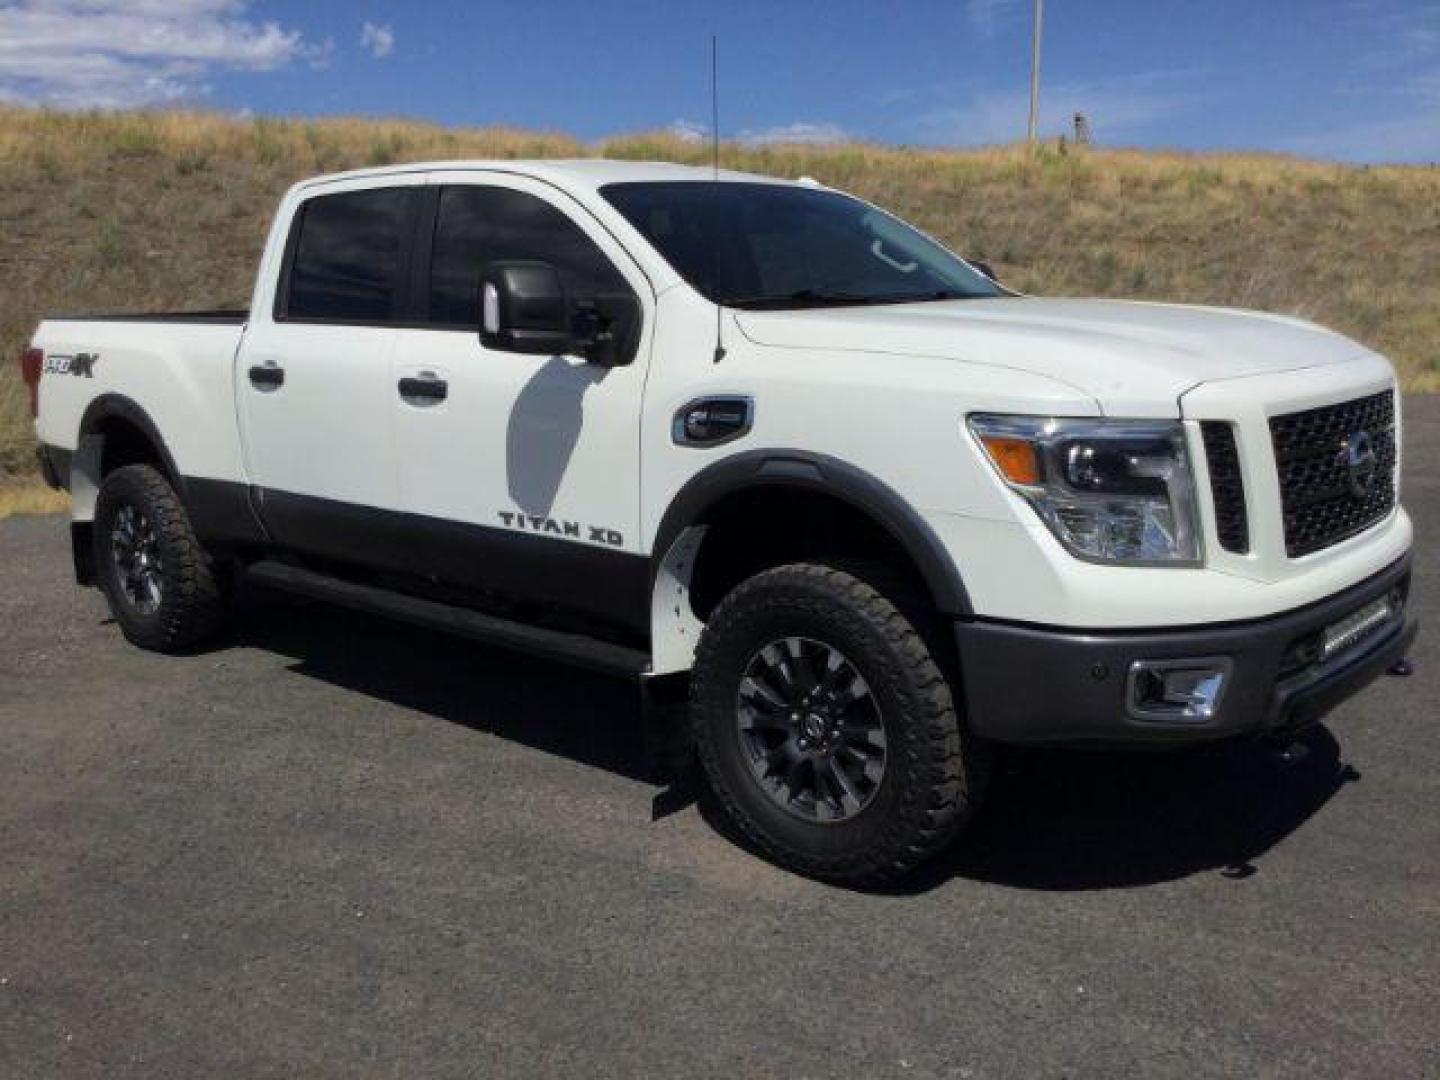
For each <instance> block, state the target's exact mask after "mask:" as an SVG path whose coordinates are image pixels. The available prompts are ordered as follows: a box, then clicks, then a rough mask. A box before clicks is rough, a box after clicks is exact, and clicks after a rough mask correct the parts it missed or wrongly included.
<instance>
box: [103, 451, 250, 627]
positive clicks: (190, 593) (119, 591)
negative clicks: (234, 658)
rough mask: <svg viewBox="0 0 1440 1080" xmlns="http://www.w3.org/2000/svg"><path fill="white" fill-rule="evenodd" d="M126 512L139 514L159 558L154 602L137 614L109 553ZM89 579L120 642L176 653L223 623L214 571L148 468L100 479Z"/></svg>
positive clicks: (170, 492) (161, 480)
mask: <svg viewBox="0 0 1440 1080" xmlns="http://www.w3.org/2000/svg"><path fill="white" fill-rule="evenodd" d="M126 507H129V508H131V512H132V513H137V514H138V515H141V516H143V518H144V519H145V520H146V521H147V522H148V524H149V527H150V529H151V531H152V532H153V537H154V542H155V547H156V548H157V550H158V554H159V556H160V566H161V568H160V571H159V574H158V577H159V580H160V601H159V605H158V607H157V608H156V609H155V610H154V611H150V612H147V611H144V610H141V607H140V606H138V605H137V604H136V603H135V602H133V601H132V600H131V599H130V598H129V597H127V595H126V592H125V589H124V588H123V587H122V584H121V573H120V570H119V568H118V566H117V564H116V560H115V557H114V555H113V553H112V548H111V545H112V536H113V533H114V530H115V527H116V519H117V516H118V515H120V514H121V513H122V512H123V511H124V510H125V508H126ZM93 538H94V539H93V543H94V550H93V556H94V560H95V580H96V581H97V582H98V583H99V585H100V589H101V591H102V592H103V593H104V594H105V598H106V600H107V601H109V604H110V611H111V613H112V614H113V615H114V616H115V621H116V622H117V623H118V624H119V625H120V630H121V632H122V633H124V635H125V637H126V639H127V640H129V641H130V642H131V643H132V644H134V645H138V646H139V647H140V648H142V649H148V650H151V651H153V652H163V653H173V652H180V651H183V650H185V649H188V648H190V647H191V646H193V645H196V644H199V643H200V642H202V641H204V640H205V639H206V638H209V637H211V636H212V635H214V634H215V632H216V631H217V630H219V628H220V627H221V625H222V624H223V623H224V621H225V615H226V609H227V603H226V594H225V591H224V589H223V588H222V585H221V582H220V580H219V574H218V571H217V568H216V567H215V565H214V563H213V562H212V560H211V558H210V556H209V555H208V554H207V553H206V551H205V549H204V548H203V547H202V546H201V545H200V541H199V540H198V539H196V537H195V530H194V528H193V527H192V526H191V524H190V517H189V515H188V514H186V512H185V507H184V506H183V505H182V504H181V502H180V499H179V497H178V496H177V495H176V494H175V489H174V488H172V487H171V486H170V482H169V481H168V480H166V479H165V476H164V475H163V474H162V473H161V472H160V471H159V470H158V469H156V468H154V467H153V466H150V465H127V466H125V467H124V468H120V469H116V470H115V471H114V472H112V473H110V474H109V475H107V476H106V477H105V479H104V481H103V482H102V483H101V485H100V493H99V496H98V498H97V500H96V503H95V525H94V530H93Z"/></svg>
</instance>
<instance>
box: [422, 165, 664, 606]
mask: <svg viewBox="0 0 1440 1080" xmlns="http://www.w3.org/2000/svg"><path fill="white" fill-rule="evenodd" d="M428 198H429V201H430V202H431V204H432V206H433V210H432V213H433V219H434V228H433V231H431V232H429V234H428V236H426V238H425V239H422V241H421V245H422V250H420V251H419V252H417V260H416V261H417V267H420V268H421V269H420V270H419V271H418V272H419V277H420V282H421V296H420V306H421V309H422V311H423V318H424V319H425V320H426V322H427V326H426V328H424V329H406V330H402V331H400V334H399V338H398V341H397V344H396V349H395V353H394V382H395V384H396V385H397V386H401V387H403V388H404V389H405V390H408V391H411V392H410V393H404V392H402V393H401V395H400V396H399V398H398V399H397V400H396V402H395V433H396V447H397V454H398V464H399V476H400V491H401V495H402V498H403V500H404V504H405V506H406V508H407V509H408V510H409V511H410V513H411V514H413V515H416V516H417V517H418V518H421V519H423V520H424V521H427V522H429V523H430V525H429V527H428V529H427V532H428V535H429V541H428V547H427V549H426V550H427V552H428V555H429V565H430V566H431V567H432V568H433V569H434V570H435V572H436V574H437V576H439V577H441V578H442V579H443V580H445V581H446V582H448V583H452V584H456V585H461V586H467V587H476V588H484V589H488V590H495V591H499V592H502V593H506V594H509V595H510V596H512V597H514V598H517V599H520V600H530V601H538V602H543V603H551V604H556V605H559V606H562V607H567V608H571V609H575V610H579V611H581V612H583V613H586V614H589V615H595V616H600V617H602V618H605V619H607V620H609V621H612V622H616V623H622V624H626V625H633V626H637V627H643V626H645V625H646V624H647V609H648V602H647V594H648V572H649V571H648V563H647V561H646V560H645V559H644V557H643V556H642V548H641V542H640V527H639V507H640V451H639V432H640V405H641V397H642V391H643V388H644V384H645V374H646V360H647V357H648V348H649V329H648V326H649V323H650V321H651V320H650V317H649V316H650V313H651V311H652V310H653V294H652V293H651V290H650V288H649V285H648V282H647V281H646V279H645V278H644V276H643V275H642V274H641V273H640V271H639V269H638V268H637V267H636V265H635V263H634V262H633V261H632V260H631V259H630V257H629V256H628V255H627V254H626V253H625V251H624V250H623V249H622V248H621V247H620V246H619V245H618V244H617V243H616V241H615V240H614V238H613V237H611V236H610V235H609V234H608V233H607V232H606V231H605V230H604V229H603V228H602V227H601V226H600V225H599V224H598V223H597V222H595V221H594V219H593V218H592V217H590V215H589V214H588V212H586V211H585V210H584V209H583V208H582V207H580V206H579V205H578V204H576V203H575V202H574V201H572V200H571V199H569V197H568V196H566V195H564V194H562V193H561V192H559V191H557V190H556V189H554V188H552V187H550V186H549V185H547V184H544V183H542V182H540V181H537V180H533V179H528V178H524V177H518V176H509V175H504V174H485V173H456V174H437V175H436V176H435V177H433V178H432V191H431V193H430V195H429V196H428ZM427 246H428V249H429V250H428V251H427V250H423V248H424V247H427ZM521 259H525V260H541V261H544V262H547V263H550V264H551V265H553V266H554V267H555V268H556V269H557V270H558V271H559V274H560V277H561V280H562V282H563V283H564V285H565V287H566V290H567V292H568V294H569V295H570V297H571V299H572V300H580V301H585V302H593V303H595V304H596V306H597V308H598V309H599V310H600V311H601V312H602V313H603V314H605V316H606V317H609V318H613V319H615V320H616V324H617V325H616V328H615V329H616V335H617V338H618V339H620V340H622V341H624V342H625V346H624V348H625V352H626V354H627V355H628V356H629V357H630V358H631V360H632V363H630V364H629V365H628V366H623V367H613V368H604V367H598V366H596V365H594V364H591V363H587V362H586V360H585V359H584V358H583V357H579V356H548V357H547V356H527V355H521V354H518V353H509V352H501V351H495V350H490V349H487V348H485V347H484V346H482V345H481V344H480V338H479V333H478V331H479V322H480V312H479V282H480V272H481V268H482V266H483V265H484V264H485V263H486V262H488V261H495V260H521ZM442 388H443V389H442Z"/></svg>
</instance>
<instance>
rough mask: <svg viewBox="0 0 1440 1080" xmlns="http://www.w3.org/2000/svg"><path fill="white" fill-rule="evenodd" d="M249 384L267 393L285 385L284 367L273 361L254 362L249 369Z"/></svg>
mask: <svg viewBox="0 0 1440 1080" xmlns="http://www.w3.org/2000/svg"><path fill="white" fill-rule="evenodd" d="M250 385H251V386H253V387H255V389H256V390H263V391H264V392H265V393H267V394H268V393H269V392H270V391H272V390H279V389H280V387H282V386H284V385H285V369H284V368H282V367H281V366H280V365H279V364H276V363H274V362H271V363H268V364H256V365H255V366H254V367H252V368H251V369H250Z"/></svg>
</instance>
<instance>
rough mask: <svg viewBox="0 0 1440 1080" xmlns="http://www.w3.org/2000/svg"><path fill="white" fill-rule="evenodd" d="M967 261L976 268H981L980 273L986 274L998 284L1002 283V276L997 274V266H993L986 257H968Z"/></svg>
mask: <svg viewBox="0 0 1440 1080" xmlns="http://www.w3.org/2000/svg"><path fill="white" fill-rule="evenodd" d="M965 261H966V262H968V263H969V264H970V265H971V266H973V267H974V268H975V269H976V270H979V271H980V273H982V274H984V275H985V276H986V277H988V278H989V279H990V280H991V281H993V282H994V283H995V284H996V285H999V284H1000V278H999V277H998V276H997V275H996V273H995V268H994V267H993V266H991V265H990V264H989V263H988V262H986V261H985V260H984V259H966V260H965Z"/></svg>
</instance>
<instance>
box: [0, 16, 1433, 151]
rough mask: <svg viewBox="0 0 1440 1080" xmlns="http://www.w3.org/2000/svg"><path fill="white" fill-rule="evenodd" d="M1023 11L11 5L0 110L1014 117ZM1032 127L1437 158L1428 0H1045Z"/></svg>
mask: <svg viewBox="0 0 1440 1080" xmlns="http://www.w3.org/2000/svg"><path fill="white" fill-rule="evenodd" d="M1032 5H1033V0H945V2H939V0H769V2H760V0H729V2H724V3H720V2H715V3H712V2H708V0H706V2H699V0H668V2H661V0H613V2H600V0H596V2H588V3H587V2H581V0H527V2H523V3H521V2H516V0H506V2H498V0H430V2H423V0H411V2H408V3H401V2H390V0H315V2H310V3H284V2H280V0H250V2H246V0H0V100H9V101H15V102H20V103H30V104H49V105H57V106H60V107H92V106H98V107H131V106H144V107H159V108H165V107H200V108H208V109H217V110H223V111H235V112H245V113H250V112H253V113H256V114H262V115H268V114H281V115H326V114H361V115H371V116H406V117H415V118H422V119H428V120H435V121H439V122H442V123H447V124H465V125H487V124H497V123H501V124H509V125H513V126H517V127H526V128H544V129H549V130H556V131H565V132H570V133H572V134H575V135H578V136H581V137H582V138H585V139H598V138H601V137H603V136H606V135H613V134H617V133H624V132H632V131H639V130H646V129H656V128H666V127H672V126H673V127H675V128H676V129H677V130H681V131H685V132H692V133H697V134H698V133H700V132H702V131H704V130H706V127H707V124H708V118H709V38H710V34H711V33H717V34H718V35H719V37H720V57H721V78H720V82H721V129H722V132H723V133H724V134H725V135H726V136H727V137H740V138H745V139H749V140H754V141H764V140H767V139H780V138H793V139H811V140H825V139H833V138H844V137H854V138H862V139H872V140H876V141H880V142H887V143H903V144H924V145H939V146H948V145H954V146H967V145H980V144H987V143H994V142H1008V141H1013V140H1014V139H1016V138H1018V137H1020V136H1021V135H1022V134H1023V131H1024V123H1025V111H1026V100H1027V99H1026V95H1027V92H1028V90H1027V86H1028V73H1029V42H1030V20H1031V9H1032ZM1045 24H1046V35H1045V55H1044V65H1043V71H1044V88H1043V94H1042V121H1043V123H1042V127H1043V130H1044V132H1045V133H1046V134H1048V135H1055V134H1058V133H1060V132H1061V131H1062V130H1065V129H1066V128H1067V127H1068V124H1069V118H1070V116H1071V115H1072V114H1073V113H1074V112H1075V111H1077V110H1079V111H1083V112H1085V113H1086V114H1087V115H1088V116H1089V118H1090V122H1091V125H1092V127H1093V129H1094V132H1095V135H1096V138H1097V141H1099V142H1101V143H1104V144H1109V145H1139V146H1151V147H1172V146H1173V147H1184V148H1194V149H1208V148H1223V149H1260V150H1278V151H1287V152H1294V153H1300V154H1305V155H1309V156H1317V157H1328V158H1339V159H1344V160H1354V161H1440V0H1151V2H1149V3H1146V2H1141V0H1088V2H1087V0H1049V2H1048V3H1047V5H1046V19H1045Z"/></svg>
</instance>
